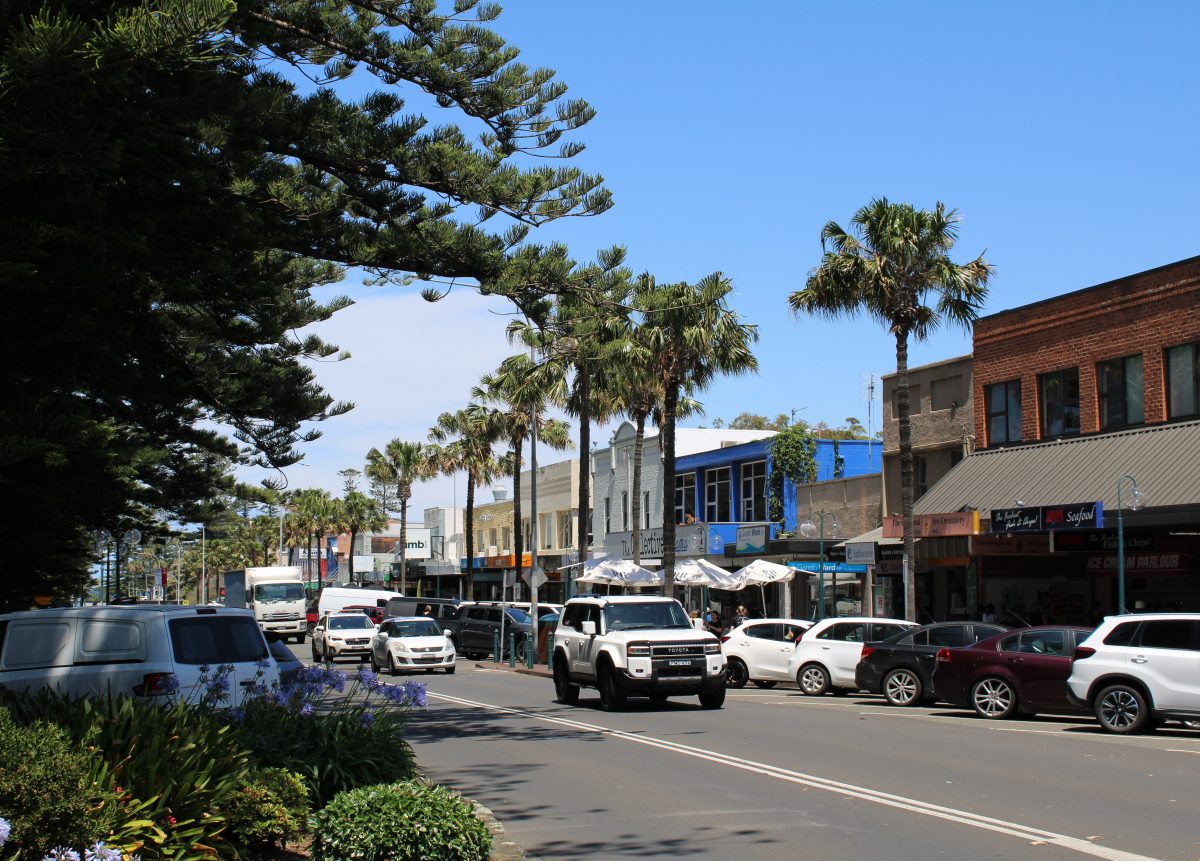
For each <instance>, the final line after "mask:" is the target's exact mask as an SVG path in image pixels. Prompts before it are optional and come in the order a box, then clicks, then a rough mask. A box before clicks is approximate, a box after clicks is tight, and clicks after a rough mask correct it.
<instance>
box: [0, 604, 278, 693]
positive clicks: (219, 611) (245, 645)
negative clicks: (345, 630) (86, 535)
mask: <svg viewBox="0 0 1200 861" xmlns="http://www.w3.org/2000/svg"><path fill="white" fill-rule="evenodd" d="M264 661H265V664H264V666H260V665H259V662H264ZM222 664H229V665H232V666H233V672H232V673H231V675H230V677H229V683H230V684H229V699H228V700H226V701H225V704H226V705H237V704H238V703H240V702H241V700H242V695H243V692H244V690H245V689H246V688H248V687H249V686H251V685H253V684H255V683H262V684H265V685H267V686H268V687H269V686H271V685H272V684H274V683H275V682H277V681H278V679H279V668H278V666H277V665H276V664H275V661H274V659H272V658H271V657H270V651H269V650H268V648H267V642H266V640H265V639H264V638H263V633H262V631H261V630H260V629H259V627H258V623H257V622H256V621H255V619H254V614H253V613H251V612H250V611H249V610H234V609H228V608H225V607H208V606H199V607H179V606H170V605H155V604H141V605H136V604H135V605H126V606H111V605H110V606H99V607H70V608H63V609H53V610H28V611H25V612H20V613H8V614H5V615H0V690H8V691H34V690H38V689H40V688H53V689H54V690H56V691H58V692H59V693H62V694H66V695H67V696H70V697H94V696H98V695H101V694H103V693H105V692H107V691H111V692H112V693H113V694H116V695H124V696H129V695H133V696H164V695H167V694H169V693H170V692H171V691H172V690H173V689H175V688H176V683H177V684H178V692H179V694H178V695H179V696H180V697H184V698H187V699H190V701H192V702H196V701H199V699H200V698H201V697H202V696H203V691H200V690H198V686H199V685H200V682H201V679H202V677H203V676H204V672H203V671H202V670H201V667H208V679H209V680H211V679H212V678H213V673H214V671H215V670H216V668H217V667H219V666H221V665H222Z"/></svg>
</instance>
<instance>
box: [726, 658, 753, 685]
mask: <svg viewBox="0 0 1200 861" xmlns="http://www.w3.org/2000/svg"><path fill="white" fill-rule="evenodd" d="M748 681H750V671H749V670H748V669H746V665H745V664H744V663H742V661H741V659H740V658H730V659H729V663H728V664H726V665H725V687H727V688H744V687H746V682H748Z"/></svg>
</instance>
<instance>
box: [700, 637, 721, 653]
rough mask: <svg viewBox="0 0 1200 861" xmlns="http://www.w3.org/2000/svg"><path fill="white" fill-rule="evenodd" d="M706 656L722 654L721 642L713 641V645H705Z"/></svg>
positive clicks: (707, 643)
mask: <svg viewBox="0 0 1200 861" xmlns="http://www.w3.org/2000/svg"><path fill="white" fill-rule="evenodd" d="M704 654H706V655H719V654H721V644H720V643H719V642H717V641H716V640H713V641H712V642H711V643H709V642H706V643H705V644H704Z"/></svg>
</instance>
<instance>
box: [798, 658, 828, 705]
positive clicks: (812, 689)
mask: <svg viewBox="0 0 1200 861" xmlns="http://www.w3.org/2000/svg"><path fill="white" fill-rule="evenodd" d="M796 684H798V685H799V686H800V690H801V692H802V693H803V694H804V695H805V696H809V697H819V696H821V695H822V694H826V693H828V692H829V671H828V670H827V669H825V668H824V667H822V666H821V665H820V664H805V665H804V666H803V667H801V668H800V672H798V673H796Z"/></svg>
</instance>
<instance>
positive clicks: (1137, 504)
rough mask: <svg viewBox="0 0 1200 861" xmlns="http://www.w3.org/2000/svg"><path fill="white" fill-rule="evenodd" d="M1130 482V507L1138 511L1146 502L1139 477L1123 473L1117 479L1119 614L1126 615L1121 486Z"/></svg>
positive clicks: (1123, 523) (1123, 516)
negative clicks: (1139, 483) (1138, 482)
mask: <svg viewBox="0 0 1200 861" xmlns="http://www.w3.org/2000/svg"><path fill="white" fill-rule="evenodd" d="M1125 482H1129V488H1130V489H1129V497H1130V501H1129V509H1130V510H1131V511H1137V510H1138V509H1139V508H1141V507H1142V506H1143V505H1145V504H1146V501H1145V496H1144V495H1143V494H1142V491H1141V489H1140V488H1139V487H1138V486H1137V479H1136V478H1134V477H1133V476H1132V475H1123V476H1121V477H1120V478H1118V479H1117V614H1118V615H1124V614H1125V613H1128V612H1129V611H1128V610H1126V609H1125V515H1124V509H1123V508H1122V507H1121V486H1122V485H1124V484H1125Z"/></svg>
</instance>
